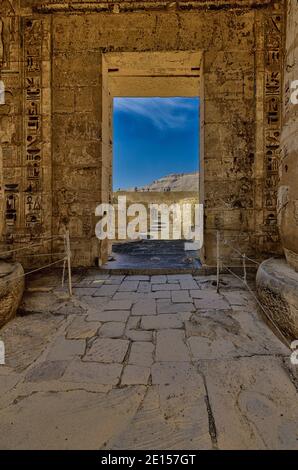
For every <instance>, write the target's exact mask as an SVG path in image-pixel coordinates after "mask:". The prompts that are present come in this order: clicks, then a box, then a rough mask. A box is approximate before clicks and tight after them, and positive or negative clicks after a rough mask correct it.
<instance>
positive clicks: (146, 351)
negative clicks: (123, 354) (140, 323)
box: [128, 341, 154, 366]
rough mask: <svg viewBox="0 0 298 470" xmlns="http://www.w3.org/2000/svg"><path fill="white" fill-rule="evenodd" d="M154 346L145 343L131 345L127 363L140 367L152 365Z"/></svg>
mask: <svg viewBox="0 0 298 470" xmlns="http://www.w3.org/2000/svg"><path fill="white" fill-rule="evenodd" d="M153 352H154V344H152V343H148V342H145V341H135V342H134V343H132V346H131V350H130V353H129V358H128V363H129V364H135V365H140V366H150V365H151V364H152V363H153Z"/></svg>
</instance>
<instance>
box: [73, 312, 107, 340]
mask: <svg viewBox="0 0 298 470" xmlns="http://www.w3.org/2000/svg"><path fill="white" fill-rule="evenodd" d="M100 326H101V323H100V322H87V321H86V320H85V318H84V317H81V316H80V317H77V318H75V319H74V320H73V322H72V323H71V325H70V326H69V327H68V328H67V333H66V338H67V339H87V338H92V336H95V335H96V334H97V332H98V330H99V328H100Z"/></svg>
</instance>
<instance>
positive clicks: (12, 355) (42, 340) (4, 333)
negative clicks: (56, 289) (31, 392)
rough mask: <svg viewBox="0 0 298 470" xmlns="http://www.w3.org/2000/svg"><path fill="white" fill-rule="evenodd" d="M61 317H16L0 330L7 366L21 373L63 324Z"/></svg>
mask: <svg viewBox="0 0 298 470" xmlns="http://www.w3.org/2000/svg"><path fill="white" fill-rule="evenodd" d="M64 321H65V320H64V318H63V317H59V316H58V317H57V316H53V315H50V314H48V313H43V314H37V313H36V314H34V315H27V316H25V317H16V318H15V319H13V320H12V321H11V322H9V323H8V324H7V325H5V326H4V327H3V328H2V329H1V339H2V340H3V341H4V343H5V361H6V364H7V366H9V367H11V368H13V369H14V370H15V371H17V372H21V371H22V370H24V369H26V368H27V367H28V366H29V365H30V364H32V363H33V362H34V361H35V360H36V359H37V358H38V357H39V356H40V355H41V353H42V352H43V351H44V350H45V348H46V346H47V344H48V342H49V341H50V340H51V339H52V338H53V337H54V336H55V334H56V333H57V330H58V328H59V327H60V325H61V324H62V323H63V322H64Z"/></svg>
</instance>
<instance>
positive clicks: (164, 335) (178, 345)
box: [156, 330, 190, 362]
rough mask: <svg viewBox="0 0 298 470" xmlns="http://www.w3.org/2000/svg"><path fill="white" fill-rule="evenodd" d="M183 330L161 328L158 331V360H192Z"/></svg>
mask: <svg viewBox="0 0 298 470" xmlns="http://www.w3.org/2000/svg"><path fill="white" fill-rule="evenodd" d="M184 340H185V334H184V331H182V330H160V331H158V332H157V343H156V361H158V362H163V361H177V362H187V361H189V360H190V356H189V352H188V349H187V346H186V344H185V342H184Z"/></svg>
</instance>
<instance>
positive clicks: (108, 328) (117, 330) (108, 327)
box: [98, 321, 125, 338]
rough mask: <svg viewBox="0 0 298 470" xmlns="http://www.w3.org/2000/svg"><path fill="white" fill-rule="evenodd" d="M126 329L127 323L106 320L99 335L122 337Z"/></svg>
mask: <svg viewBox="0 0 298 470" xmlns="http://www.w3.org/2000/svg"><path fill="white" fill-rule="evenodd" d="M124 330H125V323H121V322H118V321H111V322H106V323H104V324H103V325H102V327H101V328H100V330H99V334H98V335H99V336H100V337H103V338H121V336H123V334H124Z"/></svg>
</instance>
